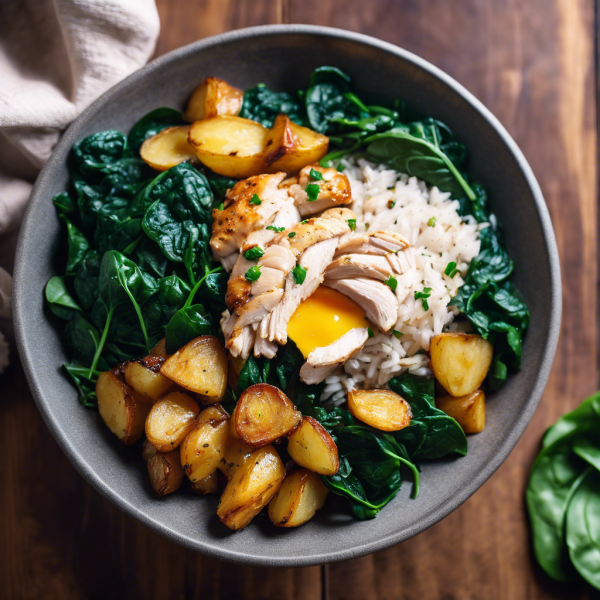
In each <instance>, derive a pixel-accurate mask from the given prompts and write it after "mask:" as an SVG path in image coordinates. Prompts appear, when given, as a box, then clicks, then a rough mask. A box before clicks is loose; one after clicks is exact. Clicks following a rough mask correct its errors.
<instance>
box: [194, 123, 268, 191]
mask: <svg viewBox="0 0 600 600" xmlns="http://www.w3.org/2000/svg"><path fill="white" fill-rule="evenodd" d="M268 133H269V130H268V129H265V128H264V127H263V126H262V125H260V123H256V122H255V121H250V120H249V119H242V118H240V117H228V116H221V117H213V118H212V119H205V120H204V121H196V122H195V123H193V124H192V126H191V127H190V134H189V137H188V140H189V142H190V144H191V145H192V146H193V147H194V151H195V152H196V156H198V158H199V159H200V162H201V163H202V164H204V165H206V166H207V167H208V168H209V169H211V170H212V171H214V172H215V173H218V174H219V175H225V177H233V178H235V179H245V178H247V177H250V176H252V175H259V174H261V173H264V168H265V161H264V156H263V148H264V147H265V142H266V141H267V135H268Z"/></svg>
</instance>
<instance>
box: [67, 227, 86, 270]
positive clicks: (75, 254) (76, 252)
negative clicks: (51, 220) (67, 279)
mask: <svg viewBox="0 0 600 600" xmlns="http://www.w3.org/2000/svg"><path fill="white" fill-rule="evenodd" d="M64 221H65V223H66V224H67V240H68V242H69V253H68V256H67V266H66V269H65V271H66V274H67V275H75V274H76V273H77V271H78V270H79V268H80V267H81V265H82V263H83V261H84V259H85V257H86V256H87V254H88V251H89V248H90V244H89V242H88V241H87V239H86V238H85V236H84V235H83V234H82V233H81V231H79V229H77V227H75V225H73V223H71V221H69V220H68V219H67V218H64Z"/></svg>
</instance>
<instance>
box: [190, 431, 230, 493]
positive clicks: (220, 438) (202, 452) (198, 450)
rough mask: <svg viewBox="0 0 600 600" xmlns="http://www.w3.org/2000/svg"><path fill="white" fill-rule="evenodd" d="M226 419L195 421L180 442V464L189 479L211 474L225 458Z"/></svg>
mask: <svg viewBox="0 0 600 600" xmlns="http://www.w3.org/2000/svg"><path fill="white" fill-rule="evenodd" d="M228 440H229V423H228V421H208V422H204V423H199V422H196V423H195V424H194V427H193V429H192V430H191V431H190V432H189V433H188V434H187V436H186V437H185V439H184V440H183V443H182V444H181V466H182V467H183V471H184V473H185V474H186V475H187V476H188V477H189V479H190V481H192V482H196V481H200V480H201V479H205V478H206V477H208V476H209V475H212V474H213V473H214V472H215V471H216V470H217V468H218V467H219V463H220V462H221V461H223V460H226V451H227V442H228Z"/></svg>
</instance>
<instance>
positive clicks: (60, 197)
mask: <svg viewBox="0 0 600 600" xmlns="http://www.w3.org/2000/svg"><path fill="white" fill-rule="evenodd" d="M52 202H53V203H54V206H55V207H56V211H57V212H58V214H59V216H60V215H70V214H73V213H75V212H77V201H76V200H75V199H74V198H73V197H72V196H71V194H68V193H67V192H61V193H60V194H56V196H54V198H52Z"/></svg>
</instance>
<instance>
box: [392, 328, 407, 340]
mask: <svg viewBox="0 0 600 600" xmlns="http://www.w3.org/2000/svg"><path fill="white" fill-rule="evenodd" d="M392 333H393V334H394V335H395V336H396V337H397V338H401V337H402V336H403V335H404V334H403V333H402V332H401V331H396V330H395V329H394V330H393V331H392Z"/></svg>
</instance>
